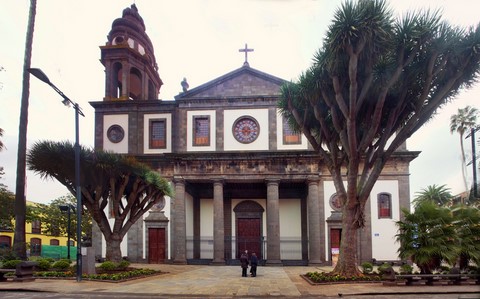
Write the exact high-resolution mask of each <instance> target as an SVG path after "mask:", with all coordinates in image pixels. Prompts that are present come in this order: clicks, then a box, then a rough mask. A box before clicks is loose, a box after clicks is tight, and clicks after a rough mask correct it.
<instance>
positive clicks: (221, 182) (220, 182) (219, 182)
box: [210, 178, 225, 185]
mask: <svg viewBox="0 0 480 299" xmlns="http://www.w3.org/2000/svg"><path fill="white" fill-rule="evenodd" d="M210 180H211V181H212V182H213V184H214V185H215V184H221V185H223V184H225V179H224V178H212V179H210Z"/></svg>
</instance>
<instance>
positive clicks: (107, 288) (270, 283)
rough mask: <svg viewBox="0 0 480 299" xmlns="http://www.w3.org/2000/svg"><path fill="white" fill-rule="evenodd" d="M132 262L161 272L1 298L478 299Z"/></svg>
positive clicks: (445, 289) (33, 285) (6, 285)
mask: <svg viewBox="0 0 480 299" xmlns="http://www.w3.org/2000/svg"><path fill="white" fill-rule="evenodd" d="M134 266H135V267H148V268H152V269H156V270H161V271H162V272H165V273H164V274H161V275H157V276H153V277H148V278H141V279H136V280H131V281H127V282H120V283H112V282H99V281H88V280H83V281H81V282H76V281H75V280H60V279H58V280H57V279H36V280H35V281H32V282H13V281H7V282H1V283H0V298H8V299H10V298H15V299H20V298H117V299H121V298H170V297H176V298H235V297H242V298H266V297H278V298H299V297H302V298H304V297H310V298H313V297H323V298H339V297H348V298H358V299H360V298H378V299H380V298H415V299H423V298H461V299H480V286H478V285H461V286H453V285H449V286H384V285H383V284H382V283H359V284H331V285H311V284H309V283H308V282H307V281H305V280H304V279H303V278H302V277H301V276H300V275H301V274H305V273H306V272H309V271H330V270H331V268H328V267H325V268H322V267H259V268H258V274H257V277H241V268H240V266H200V265H166V264H165V265H151V264H149V265H141V264H135V265H134ZM13 291H15V293H13ZM27 291H28V292H27ZM32 291H35V292H32ZM29 292H30V293H29ZM24 294H26V295H24ZM25 296H27V297H25Z"/></svg>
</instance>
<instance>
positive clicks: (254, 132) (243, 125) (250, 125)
mask: <svg viewBox="0 0 480 299" xmlns="http://www.w3.org/2000/svg"><path fill="white" fill-rule="evenodd" d="M232 131H233V136H234V137H235V139H236V140H237V141H238V142H241V143H252V142H254V141H255V140H256V139H257V138H258V135H259V133H260V126H259V125H258V122H257V121H256V120H255V119H254V118H253V117H249V116H242V117H239V118H238V119H237V120H236V121H235V123H234V124H233V129H232Z"/></svg>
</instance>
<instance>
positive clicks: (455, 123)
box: [450, 106, 478, 191]
mask: <svg viewBox="0 0 480 299" xmlns="http://www.w3.org/2000/svg"><path fill="white" fill-rule="evenodd" d="M477 115H478V110H477V108H474V107H470V106H467V107H465V108H459V109H458V113H457V114H454V115H452V116H451V117H450V133H452V134H453V132H457V133H458V134H459V135H460V150H461V152H462V176H463V183H464V184H465V191H468V190H469V188H468V184H467V162H466V159H465V148H464V146H463V135H464V134H465V132H466V131H467V130H470V129H473V128H475V127H476V126H477Z"/></svg>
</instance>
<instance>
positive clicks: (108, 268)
mask: <svg viewBox="0 0 480 299" xmlns="http://www.w3.org/2000/svg"><path fill="white" fill-rule="evenodd" d="M99 267H100V269H102V270H104V271H112V270H116V269H117V264H115V263H114V262H111V261H106V262H103V263H102V264H101V265H100V266H99Z"/></svg>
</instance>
